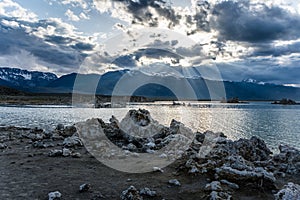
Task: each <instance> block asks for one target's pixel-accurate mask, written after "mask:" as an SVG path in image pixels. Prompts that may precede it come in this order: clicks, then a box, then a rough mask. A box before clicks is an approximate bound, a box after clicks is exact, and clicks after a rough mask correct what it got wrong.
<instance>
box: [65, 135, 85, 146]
mask: <svg viewBox="0 0 300 200" xmlns="http://www.w3.org/2000/svg"><path fill="white" fill-rule="evenodd" d="M63 145H64V146H66V147H75V146H83V143H82V141H81V139H80V138H79V137H77V136H75V135H73V136H71V137H67V138H65V139H64V142H63Z"/></svg>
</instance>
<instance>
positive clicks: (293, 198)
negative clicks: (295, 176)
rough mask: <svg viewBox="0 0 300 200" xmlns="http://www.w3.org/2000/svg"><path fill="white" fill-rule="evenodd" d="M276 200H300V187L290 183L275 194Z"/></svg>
mask: <svg viewBox="0 0 300 200" xmlns="http://www.w3.org/2000/svg"><path fill="white" fill-rule="evenodd" d="M275 199H276V200H300V185H297V184H294V183H291V182H290V183H288V184H287V185H285V186H284V187H283V189H281V190H280V191H279V192H278V193H277V194H275Z"/></svg>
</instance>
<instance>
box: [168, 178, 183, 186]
mask: <svg viewBox="0 0 300 200" xmlns="http://www.w3.org/2000/svg"><path fill="white" fill-rule="evenodd" d="M168 183H169V184H170V185H175V186H181V183H180V182H179V181H178V180H177V179H171V180H169V181H168Z"/></svg>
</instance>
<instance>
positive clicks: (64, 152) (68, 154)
mask: <svg viewBox="0 0 300 200" xmlns="http://www.w3.org/2000/svg"><path fill="white" fill-rule="evenodd" d="M71 153H72V152H71V151H70V149H67V148H63V150H62V156H64V157H68V156H70V155H71Z"/></svg>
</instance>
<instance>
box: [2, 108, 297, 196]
mask: <svg viewBox="0 0 300 200" xmlns="http://www.w3.org/2000/svg"><path fill="white" fill-rule="evenodd" d="M131 116H133V117H131V118H128V120H133V121H134V122H136V123H137V124H135V125H137V126H140V122H141V121H139V120H140V118H136V116H142V118H144V119H150V121H149V122H151V123H152V121H151V120H152V119H151V116H150V113H147V112H145V111H142V110H138V111H135V112H133V113H131ZM137 119H138V120H137ZM101 123H102V122H101ZM118 123H121V122H118V121H117V119H113V120H112V121H111V122H110V123H104V124H102V125H101V126H103V127H106V128H105V130H114V131H113V132H106V134H108V135H107V136H109V137H110V139H111V141H112V142H120V141H121V144H122V145H126V146H130V145H129V144H130V143H128V141H127V139H126V138H127V136H126V134H125V133H124V134H125V135H124V134H122V135H120V136H118V137H121V140H120V139H118V140H115V139H116V138H115V137H116V136H114V133H115V131H116V130H118V127H117V126H116V124H118ZM143 123H144V122H143ZM153 123H154V122H153ZM144 125H145V124H144ZM146 126H147V125H146ZM176 127H177V128H176ZM112 128H113V129H112ZM165 128H167V129H166V130H168V131H170V133H169V135H168V134H166V135H159V137H160V139H161V140H162V141H168V140H169V139H170V136H171V135H177V134H181V133H180V132H178V131H180V130H185V129H184V128H185V127H184V125H183V124H181V123H180V122H176V121H174V122H173V124H171V125H170V127H169V128H168V127H165ZM178 128H179V129H178ZM176 130H177V132H176ZM174 131H175V132H176V133H175V132H174ZM210 134H213V135H214V133H212V132H206V133H196V135H195V138H194V140H193V142H192V143H191V144H190V147H189V148H188V149H187V150H186V151H185V152H184V153H183V154H182V156H181V158H179V159H176V160H175V161H174V162H173V163H172V164H171V165H169V166H167V167H165V168H162V170H161V171H157V170H153V171H152V172H148V173H144V174H130V173H124V172H119V171H116V170H114V169H111V168H109V167H107V166H105V165H103V164H102V163H100V162H99V161H97V160H96V159H95V157H94V156H93V155H91V154H90V153H89V152H88V151H87V150H86V148H85V146H83V143H82V140H81V139H82V138H80V137H78V133H77V129H76V127H74V126H66V127H65V126H63V125H58V126H57V128H56V129H55V130H53V131H50V132H45V131H44V130H42V129H38V128H36V129H30V128H17V127H12V126H10V127H0V144H1V145H0V165H1V169H3V170H1V175H0V176H1V180H2V181H1V187H0V188H1V189H0V190H1V192H0V197H1V199H16V198H21V197H22V198H23V199H47V196H48V193H50V192H54V191H59V192H60V193H61V194H62V198H61V199H103V198H106V199H128V198H126V195H127V194H129V193H130V194H135V195H136V197H143V198H144V199H162V198H165V199H195V198H198V199H206V198H207V199H209V198H212V197H213V195H217V196H218V197H220V199H227V198H229V197H232V198H233V199H246V198H252V199H274V198H275V196H274V195H276V194H278V193H279V192H280V191H281V189H282V188H283V187H284V185H287V184H288V182H293V183H294V184H300V180H299V179H298V178H297V177H299V175H300V151H299V150H297V149H294V148H291V147H288V146H281V147H280V153H279V154H276V155H271V153H270V150H269V149H268V148H267V147H266V145H265V143H264V141H262V140H260V139H258V138H256V137H253V138H251V139H240V140H237V141H231V140H229V139H227V138H226V136H225V135H224V134H218V135H217V136H216V137H215V145H214V146H213V148H212V150H211V151H210V153H209V154H207V155H206V156H205V157H204V158H199V157H197V156H196V155H197V152H199V148H201V146H203V145H204V144H205V142H204V141H205V140H204V138H205V137H207V136H209V135H210ZM122 138H123V139H122ZM66 141H69V142H66ZM134 141H135V139H134V138H133V140H131V142H132V143H134V144H135V146H136V148H133V149H129V151H131V153H132V154H133V153H134V152H143V151H144V150H147V149H144V147H145V146H146V144H147V142H148V141H147V140H145V141H144V140H142V141H139V143H140V144H141V146H139V145H138V144H137V143H135V142H134ZM116 144H117V143H116ZM154 144H155V146H152V147H147V148H150V149H151V150H154V151H156V148H158V149H159V148H160V146H159V144H160V143H158V140H157V141H156V140H155V142H154ZM131 146H132V145H131ZM131 153H130V152H129V154H131ZM167 156H168V154H167ZM287 163H289V166H287V165H286V164H287ZM175 179H176V180H178V182H179V183H180V185H176V184H173V183H170V182H169V181H170V180H175ZM171 182H172V181H171ZM173 182H174V181H173ZM175 182H176V181H175ZM175 182H174V183H175ZM82 184H89V185H90V188H89V189H87V191H84V192H80V191H79V190H80V188H79V186H80V185H82ZM112 186H113V187H112ZM130 186H134V188H130ZM145 188H148V189H150V191H155V195H154V196H153V197H152V196H151V195H150V194H154V193H151V192H149V191H148V190H146V191H148V193H147V192H146V194H144V193H142V192H141V191H142V190H143V189H145ZM127 189H128V190H127ZM124 191H125V192H124ZM126 191H127V193H126ZM144 191H145V190H144ZM281 192H283V191H281ZM298 192H300V191H298ZM123 193H124V195H123V197H122V198H121V197H120V196H122V195H121V194H123ZM279 199H280V198H279Z"/></svg>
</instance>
